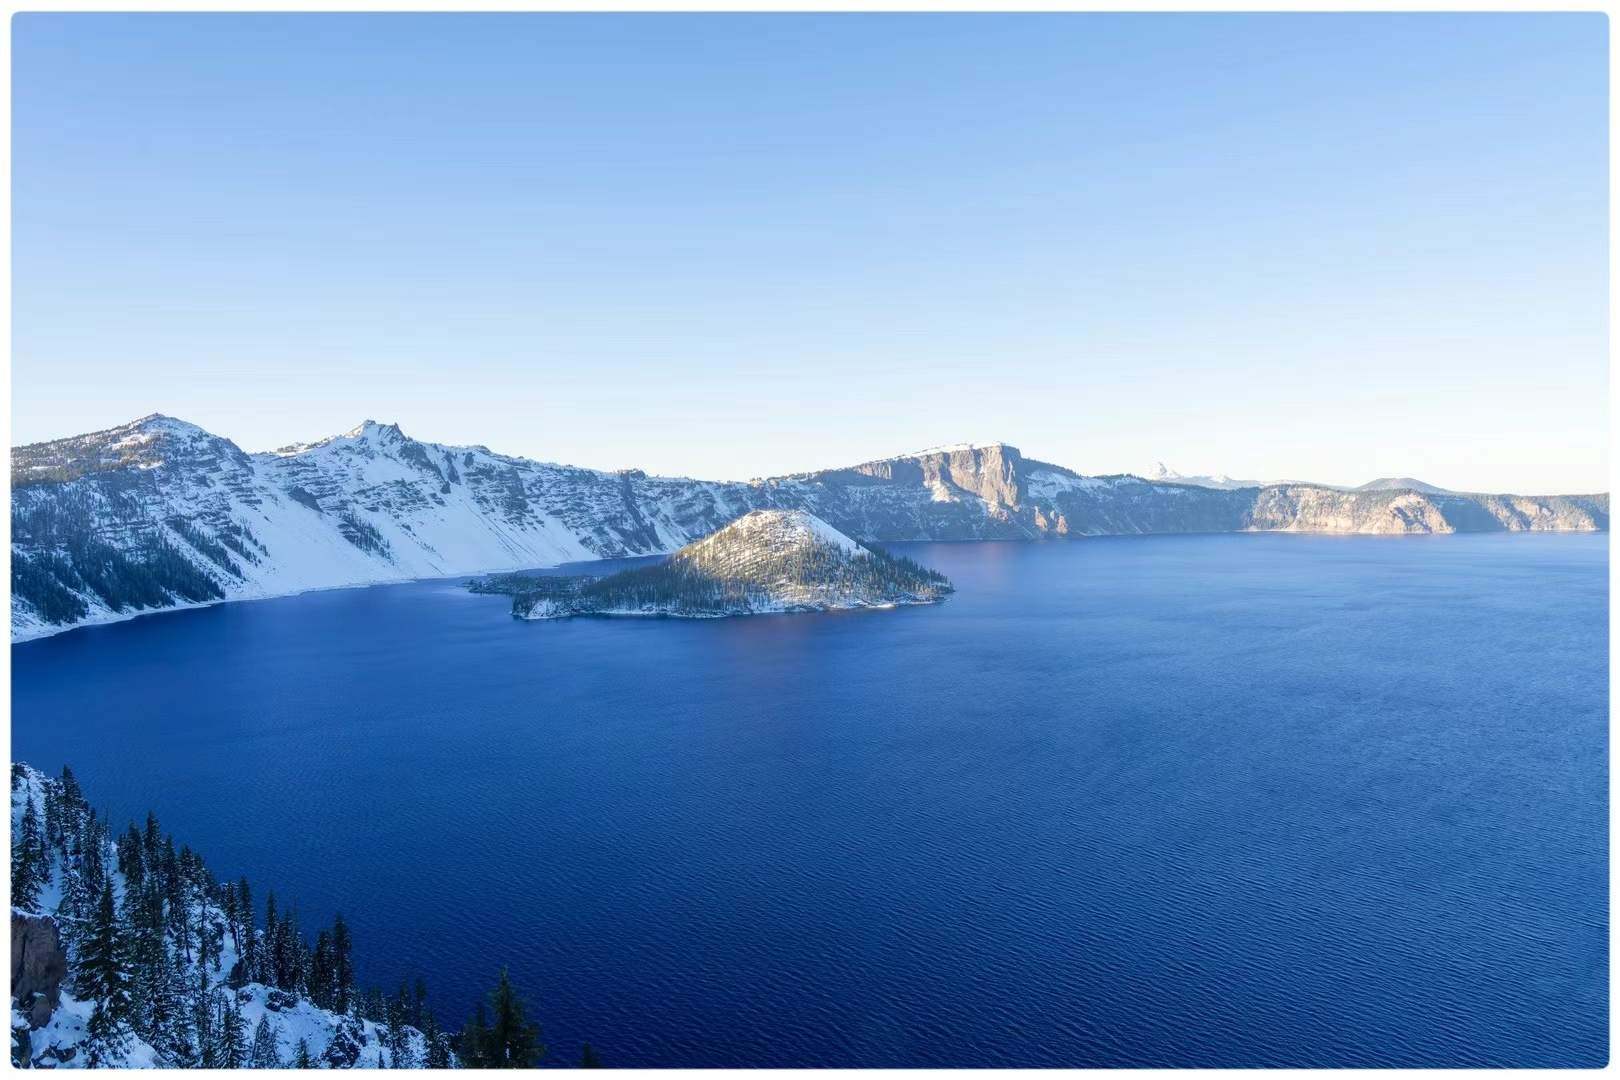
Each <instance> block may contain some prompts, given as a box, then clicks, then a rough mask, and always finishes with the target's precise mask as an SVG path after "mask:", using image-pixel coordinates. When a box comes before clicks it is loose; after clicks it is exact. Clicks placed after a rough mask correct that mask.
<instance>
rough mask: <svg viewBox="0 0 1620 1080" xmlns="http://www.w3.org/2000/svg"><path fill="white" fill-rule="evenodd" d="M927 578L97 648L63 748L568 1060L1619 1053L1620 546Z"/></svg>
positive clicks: (1009, 565) (1259, 543)
mask: <svg viewBox="0 0 1620 1080" xmlns="http://www.w3.org/2000/svg"><path fill="white" fill-rule="evenodd" d="M897 548H898V549H899V550H902V551H904V552H905V553H907V554H909V555H911V556H913V557H915V558H917V559H919V560H920V561H922V562H924V563H926V564H928V565H931V566H934V567H937V568H939V569H941V570H943V571H944V572H945V573H947V574H948V575H949V576H950V577H951V578H952V579H953V580H954V582H955V584H956V586H957V589H958V592H957V594H956V596H955V597H953V598H952V599H951V600H950V601H949V602H948V603H946V604H944V605H941V606H937V607H922V608H909V609H900V610H893V611H869V612H858V613H843V614H829V615H788V616H766V617H755V618H748V619H726V620H714V621H676V620H647V621H642V620H607V619H579V620H573V621H567V622H543V623H521V622H516V621H513V620H512V619H510V618H509V617H508V616H507V613H506V612H507V600H506V598H504V597H488V596H472V595H469V594H467V593H465V592H463V591H461V590H460V589H459V588H458V587H456V585H454V584H453V583H446V582H431V583H416V584H411V585H401V586H391V587H380V588H370V589H355V590H346V591H339V592H325V593H314V594H308V595H304V596H299V597H292V598H288V599H283V600H272V601H263V602H255V603H242V604H227V605H222V606H218V607H214V608H208V609H202V610H196V611H188V612H179V613H171V614H164V615H158V616H154V617H151V618H143V619H138V620H135V621H134V622H130V623H125V624H121V625H114V626H107V627H98V628H88V629H84V630H77V631H73V632H71V633H68V634H64V635H61V636H59V637H56V638H53V639H47V640H44V641H39V642H33V643H29V644H24V645H19V646H14V647H13V649H12V661H13V692H12V693H13V696H12V702H13V727H12V740H13V756H14V758H18V759H21V760H26V761H29V762H31V763H32V764H35V765H38V766H40V767H42V768H46V769H51V770H57V769H60V767H61V765H62V764H63V763H64V762H65V763H68V764H70V765H72V767H73V769H74V771H75V773H76V774H77V775H78V777H79V779H80V781H81V783H82V785H83V787H84V789H85V791H86V792H87V794H89V795H90V797H91V798H92V799H93V800H96V801H97V802H98V803H100V804H102V805H105V806H107V807H108V808H110V809H111V811H112V812H113V814H114V820H115V822H118V823H122V822H124V821H125V820H127V819H129V818H131V817H136V816H141V815H144V813H145V811H146V810H147V809H148V808H151V809H153V810H155V811H156V812H157V814H158V815H159V817H160V818H161V820H162V821H163V824H164V826H165V827H166V828H168V829H171V830H173V831H174V832H175V833H176V835H177V837H178V838H179V839H181V840H184V841H186V842H188V843H190V844H191V845H192V846H193V847H194V848H196V849H197V850H199V851H200V852H202V853H203V855H204V856H205V857H206V858H207V859H208V862H209V865H210V866H211V867H212V868H213V870H214V871H215V873H216V874H219V875H222V876H225V875H228V876H232V877H234V876H236V875H238V874H241V873H246V874H247V875H248V876H249V878H250V879H251V880H252V882H253V884H254V887H255V895H256V896H257V897H258V898H259V900H260V902H261V903H262V901H263V896H264V892H265V889H266V887H267V886H269V887H273V888H274V889H275V891H276V894H277V898H278V900H280V901H281V902H282V903H285V902H286V901H287V900H289V899H294V898H296V900H297V902H298V904H299V906H300V908H301V910H302V912H303V914H304V917H305V922H306V929H307V930H309V931H311V932H313V930H314V928H315V925H316V924H317V923H318V922H325V921H327V920H329V919H330V916H331V913H332V912H333V911H335V910H339V909H341V910H342V911H343V912H344V913H345V916H346V917H347V918H348V920H349V922H350V924H351V925H352V926H353V928H354V934H355V940H356V953H357V957H356V958H357V961H358V966H359V969H360V976H361V978H362V980H364V981H375V982H377V983H380V984H382V985H384V986H385V987H388V988H392V987H393V986H394V985H396V984H397V982H398V980H399V979H400V978H401V977H405V976H411V977H414V976H415V975H416V974H417V973H418V972H422V973H425V974H426V975H427V978H428V984H429V991H430V1000H431V1001H432V1002H433V1003H435V1005H436V1008H437V1011H438V1013H439V1015H440V1018H441V1021H443V1022H445V1023H447V1024H449V1025H454V1026H459V1025H460V1023H461V1021H462V1020H463V1019H464V1018H465V1017H466V1015H467V1014H469V1013H470V1012H471V1008H472V1005H473V1002H474V1000H475V999H476V997H477V995H478V994H479V993H480V992H481V991H483V990H484V989H486V988H487V987H488V986H490V985H492V984H493V981H494V978H495V975H496V972H497V971H498V969H499V968H500V967H501V966H502V965H509V966H510V968H511V972H512V977H513V981H514V982H515V983H516V984H517V985H518V986H519V988H520V989H522V990H523V991H525V992H526V993H527V994H528V995H529V996H530V997H531V998H532V999H533V1001H534V1003H535V1005H536V1007H537V1012H538V1014H539V1017H540V1018H541V1019H542V1020H543V1021H544V1023H545V1033H546V1041H547V1043H548V1044H549V1045H550V1046H551V1048H552V1049H551V1053H550V1054H549V1055H548V1058H547V1063H548V1064H557V1065H574V1064H577V1063H578V1060H579V1047H580V1043H581V1042H583V1041H584V1040H586V1039H590V1040H591V1041H592V1042H593V1043H594V1044H595V1046H596V1047H597V1049H598V1050H599V1051H600V1052H601V1054H602V1056H603V1057H604V1058H605V1059H606V1061H607V1063H608V1064H610V1065H620V1066H704V1065H711V1066H742V1065H760V1066H764V1065H770V1066H796V1065H806V1066H809V1065H827V1066H907V1065H910V1066H1002V1065H1027V1066H1049V1065H1077V1066H1101V1065H1179V1066H1251V1065H1318V1066H1348V1065H1369V1066H1370V1065H1412V1066H1418V1065H1429V1066H1460V1065H1519V1066H1553V1065H1559V1066H1597V1065H1601V1064H1602V1063H1603V1062H1605V1061H1606V1060H1607V1057H1608V1033H1607V1020H1608V974H1607V973H1608V930H1607V926H1608V787H1607V784H1608V780H1607V776H1608V621H1607V620H1608V614H1607V611H1608V537H1607V536H1606V535H1599V536H1535V535H1488V536H1451V537H1438V538H1402V539H1382V538H1327V537H1307V536H1207V537H1155V538H1130V539H1106V540H1084V541H1075V542H1067V543H1049V544H1017V543H991V544H956V545H952V544H915V545H897Z"/></svg>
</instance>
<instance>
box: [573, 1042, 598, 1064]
mask: <svg viewBox="0 0 1620 1080" xmlns="http://www.w3.org/2000/svg"><path fill="white" fill-rule="evenodd" d="M579 1067H580V1068H582V1069H600V1068H601V1067H602V1059H601V1058H599V1057H597V1056H596V1051H595V1050H592V1049H591V1044H590V1043H586V1044H585V1057H584V1060H582V1061H581V1062H580V1063H579Z"/></svg>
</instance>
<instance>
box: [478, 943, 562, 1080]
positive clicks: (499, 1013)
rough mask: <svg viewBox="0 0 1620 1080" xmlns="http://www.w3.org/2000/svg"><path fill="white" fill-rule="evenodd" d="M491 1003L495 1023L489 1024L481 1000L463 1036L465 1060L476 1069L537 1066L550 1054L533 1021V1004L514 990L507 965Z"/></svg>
mask: <svg viewBox="0 0 1620 1080" xmlns="http://www.w3.org/2000/svg"><path fill="white" fill-rule="evenodd" d="M489 1003H490V1009H491V1011H493V1013H494V1014H495V1020H494V1023H491V1024H486V1023H485V1021H484V1015H485V1014H484V1006H483V1003H481V1002H480V1003H479V1006H478V1015H477V1019H476V1020H475V1021H474V1022H473V1023H472V1024H470V1025H469V1027H468V1031H467V1033H466V1035H465V1036H464V1037H463V1038H464V1043H465V1044H466V1045H465V1046H464V1048H463V1050H462V1052H461V1058H462V1063H463V1064H464V1065H466V1066H467V1067H469V1068H475V1069H533V1068H537V1067H538V1066H539V1064H540V1059H541V1058H542V1057H544V1056H545V1053H546V1047H545V1044H544V1043H542V1042H541V1041H540V1025H539V1024H537V1023H530V1022H529V1003H528V1002H527V1001H526V1000H524V999H523V998H522V997H521V996H519V995H518V993H517V992H516V991H515V990H513V989H512V982H511V980H510V979H509V978H508V977H507V973H506V969H505V968H502V969H501V978H500V982H499V983H497V984H496V986H495V989H494V991H493V992H492V993H491V994H490V995H489ZM467 1036H471V1037H470V1038H467Z"/></svg>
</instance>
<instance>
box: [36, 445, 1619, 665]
mask: <svg viewBox="0 0 1620 1080" xmlns="http://www.w3.org/2000/svg"><path fill="white" fill-rule="evenodd" d="M12 454H13V457H12V484H13V494H12V518H11V521H12V594H13V595H12V639H13V640H14V641H15V640H24V639H27V638H29V637H36V636H39V635H41V634H48V633H54V632H56V631H57V630H60V629H62V628H64V627H67V626H72V625H75V624H78V623H81V622H87V621H106V620H110V619H118V618H127V617H129V616H131V615H133V614H137V613H140V612H143V611H151V610H155V609H159V608H163V607H172V606H175V605H184V604H197V603H207V602H211V601H216V600H221V599H248V598H253V597H262V596H279V595H286V594H289V593H295V592H300V591H303V590H306V589H316V588H333V587H340V586H348V585H361V584H369V583H374V582H383V581H402V580H408V579H411V578H421V577H434V576H444V575H458V574H475V573H491V572H501V571H510V570H521V569H529V568H533V567H539V566H551V565H556V564H558V563H563V562H574V561H582V560H590V559H597V558H616V557H623V556H629V555H646V554H653V553H663V552H670V551H674V550H676V549H677V548H679V547H681V546H682V545H684V544H687V543H690V542H691V541H693V540H696V539H698V538H700V537H702V536H706V535H708V534H710V533H712V532H714V531H715V530H717V529H719V528H721V527H722V526H724V525H726V524H727V523H728V522H731V521H734V520H736V519H737V518H738V517H740V516H742V515H743V514H746V513H748V512H749V511H752V510H767V509H770V510H802V511H805V512H807V513H810V514H814V515H815V516H816V517H818V518H820V519H821V520H822V521H825V522H827V523H828V524H829V525H831V526H832V527H833V528H835V529H837V530H838V531H839V532H842V533H844V534H846V535H848V536H852V537H854V538H856V539H857V540H871V541H879V542H896V541H906V540H975V539H982V540H989V539H997V540H1013V539H1039V538H1048V537H1076V536H1102V535H1115V534H1138V533H1188V532H1241V531H1247V530H1282V531H1296V532H1348V533H1373V534H1399V533H1441V532H1460V531H1481V530H1500V529H1509V530H1521V529H1535V530H1595V529H1607V528H1608V525H1609V519H1608V496H1607V495H1589V496H1546V497H1532V496H1516V495H1466V494H1456V493H1436V492H1421V491H1414V490H1407V489H1389V490H1382V489H1380V490H1367V491H1341V490H1337V489H1333V488H1328V487H1323V486H1318V485H1312V484H1279V485H1272V486H1270V487H1263V488H1254V487H1244V488H1232V489H1220V488H1211V487H1207V486H1200V485H1195V484H1181V483H1168V482H1154V481H1149V480H1144V479H1141V478H1140V477H1135V476H1083V475H1081V474H1079V473H1076V472H1074V471H1072V470H1069V469H1066V468H1063V467H1061V466H1058V465H1052V464H1049V463H1046V462H1041V461H1036V460H1033V459H1030V458H1026V457H1024V456H1023V455H1022V454H1020V453H1019V451H1018V450H1017V449H1016V448H1015V447H1012V446H1009V445H1006V444H1004V443H992V444H986V445H978V446H966V445H964V446H952V447H941V448H938V449H934V450H927V451H923V452H920V453H916V454H907V455H903V456H901V457H896V458H890V459H886V460H882V461H872V462H866V463H864V464H860V465H854V466H850V467H846V468H840V469H830V470H825V471H821V472H814V473H804V474H799V475H794V476H784V477H777V478H773V479H768V480H758V481H753V482H750V483H712V482H708V481H701V480H689V479H683V478H667V477H655V476H648V475H646V474H645V473H642V472H640V471H635V470H631V471H625V472H600V471H596V470H592V469H583V468H577V467H573V466H566V465H551V464H545V463H541V462H534V461H528V460H525V459H523V458H516V457H508V456H505V455H501V454H496V453H494V452H492V451H490V450H489V449H487V448H485V447H482V446H444V445H441V444H438V443H428V442H421V441H418V440H416V439H413V438H411V437H410V436H408V435H407V434H405V433H404V432H403V431H401V430H400V429H399V427H398V426H397V425H392V424H377V423H373V422H370V421H368V422H366V423H365V424H362V425H360V426H359V427H357V428H355V429H354V430H352V431H350V432H348V433H346V434H344V435H341V436H336V437H333V438H331V439H325V440H322V441H321V442H318V443H312V444H308V445H298V446H289V447H284V448H282V449H280V450H276V451H273V452H271V453H263V454H247V453H244V452H243V451H242V450H241V449H240V448H239V447H237V446H236V445H235V444H234V443H232V442H230V441H229V440H228V439H222V438H220V437H218V436H215V435H211V434H209V433H208V432H206V431H203V430H202V429H201V428H198V427H196V426H194V425H191V424H187V423H184V422H183V421H179V420H175V419H172V418H169V417H164V416H149V417H145V418H143V419H141V420H138V421H135V422H133V423H130V424H125V425H123V426H121V427H118V428H114V429H111V430H109V431H104V432H96V433H93V434H90V435H81V436H76V437H74V438H71V439H63V440H59V441H57V442H52V443H42V444H37V445H34V446H26V447H19V448H16V449H14V450H13V452H12Z"/></svg>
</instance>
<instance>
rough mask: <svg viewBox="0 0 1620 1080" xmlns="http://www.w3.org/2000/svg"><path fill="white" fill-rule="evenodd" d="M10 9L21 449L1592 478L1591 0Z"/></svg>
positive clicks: (626, 463)
mask: <svg viewBox="0 0 1620 1080" xmlns="http://www.w3.org/2000/svg"><path fill="white" fill-rule="evenodd" d="M12 33H13V146H12V178H13V179H12V183H13V187H12V193H13V204H12V205H13V264H12V265H13V340H12V388H13V406H12V418H11V419H12V443H13V444H20V443H26V442H34V441H40V440H44V439H49V438H57V437H62V436H66V435H71V434H77V433H80V432H84V431H90V430H96V429H100V428H106V427H109V426H113V425H116V424H118V423H121V422H124V421H127V420H130V419H133V418H135V417H137V416H140V415H143V414H146V413H150V412H162V413H166V414H169V415H172V416H177V417H180V418H182V419H185V420H188V421H191V422H193V423H197V424H200V425H202V426H203V427H205V428H208V429H209V430H211V431H214V432H216V433H218V434H221V435H225V436H227V437H229V438H231V439H233V440H234V441H236V442H237V443H238V444H239V445H241V446H242V447H243V448H244V449H248V450H265V449H270V448H272V447H275V446H280V445H284V444H287V443H290V442H296V441H309V440H313V439H316V438H320V437H323V436H327V435H332V434H335V433H337V432H339V431H342V430H346V429H348V428H351V427H353V426H355V425H356V424H358V423H359V422H360V421H361V420H363V419H366V418H368V417H369V418H374V419H377V420H379V421H383V422H397V423H399V424H400V425H401V426H402V427H403V428H404V429H405V430H406V431H407V432H409V433H410V434H412V435H414V436H416V437H418V438H422V439H427V440H431V441H436V442H445V443H480V444H484V445H487V446H489V447H491V448H492V449H494V450H497V451H500V452H504V453H511V454H521V455H524V456H528V457H533V458H537V459H541V460H550V461H562V462H568V463H572V464H580V465H590V466H595V467H602V468H619V467H632V466H633V467H638V468H643V469H646V470H647V471H649V472H655V473H662V474H667V475H690V476H699V477H705V478H714V479H737V478H747V477H753V476H765V475H777V474H782V473H789V472H797V471H805V470H810V469H815V468H825V467H831V466H837V465H843V464H850V463H853V462H857V461H863V460H870V459H873V458H880V457H885V456H892V455H894V454H896V453H900V452H905V451H910V450H916V449H919V448H921V447H924V446H930V445H937V444H942V443H955V442H961V441H971V442H988V441H997V440H1002V441H1006V442H1009V443H1012V444H1013V445H1016V446H1018V447H1020V448H1021V449H1022V450H1023V451H1024V453H1026V454H1028V455H1030V456H1032V457H1036V458H1040V459H1042V460H1047V461H1053V462H1057V463H1059V464H1062V465H1065V466H1068V467H1070V468H1074V469H1077V470H1079V471H1082V472H1088V473H1108V472H1125V471H1128V472H1142V471H1144V470H1145V469H1147V468H1148V467H1150V466H1151V465H1152V464H1153V463H1154V462H1155V461H1163V462H1165V463H1166V464H1168V465H1169V466H1170V467H1172V468H1174V469H1176V470H1178V471H1180V472H1183V473H1189V474H1194V473H1213V472H1224V473H1227V474H1230V475H1233V476H1238V477H1243V478H1250V479H1262V480H1266V479H1281V478H1293V479H1312V480H1320V481H1323V482H1328V483H1342V484H1355V483H1361V482H1364V481H1366V480H1370V479H1372V478H1374V477H1378V476H1391V475H1397V476H1415V477H1418V478H1420V479H1423V480H1425V481H1428V482H1430V483H1435V484H1439V485H1442V486H1445V487H1451V488H1457V489H1465V490H1496V491H1516V492H1521V493H1552V492H1559V491H1564V492H1575V491H1601V490H1607V488H1608V479H1609V478H1608V468H1607V435H1608V432H1607V423H1608V419H1607V411H1608V409H1607V402H1608V355H1607V342H1608V312H1607V298H1608V276H1607V275H1608V209H1607V205H1608V81H1607V80H1608V71H1607V65H1608V55H1607V36H1608V26H1607V20H1606V18H1605V17H1604V16H1602V15H1597V14H1558V15H1553V14H1542V15H1505V14H1457V15H1374V14H1366V15H1331V16H1330V15H1208V16H1206V15H1101V14H1070V15H1039V16H1031V15H1023V16H969V15H912V16H888V15H842V16H841V15H793V16H788V15H594V16H582V15H475V16H451V15H292V14H289V15H212V16H207V15H122V14H95V15H65V14H64V15H55V14H22V15H18V16H16V17H15V18H14V19H13V22H12Z"/></svg>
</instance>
